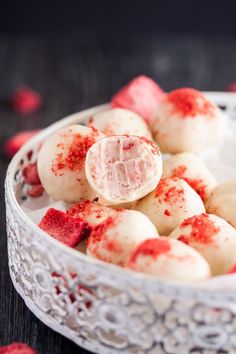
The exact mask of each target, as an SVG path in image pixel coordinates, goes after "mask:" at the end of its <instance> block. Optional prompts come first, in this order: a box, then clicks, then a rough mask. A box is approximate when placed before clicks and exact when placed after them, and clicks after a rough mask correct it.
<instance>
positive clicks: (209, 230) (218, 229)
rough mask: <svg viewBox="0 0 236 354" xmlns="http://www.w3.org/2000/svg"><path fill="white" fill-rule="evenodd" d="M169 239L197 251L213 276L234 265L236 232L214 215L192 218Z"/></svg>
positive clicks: (181, 225)
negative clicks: (173, 239)
mask: <svg viewBox="0 0 236 354" xmlns="http://www.w3.org/2000/svg"><path fill="white" fill-rule="evenodd" d="M170 237H171V238H175V239H178V240H179V241H182V242H184V243H186V244H187V245H189V246H191V247H193V248H194V249H195V250H197V251H198V252H199V253H200V254H201V255H202V256H203V257H204V258H205V259H206V260H207V262H208V263H209V265H210V268H211V271H212V274H213V275H218V274H223V273H225V272H226V271H227V270H228V269H229V268H230V267H231V266H232V265H233V264H234V263H235V254H236V230H235V229H234V228H233V227H232V226H231V225H230V224H229V223H227V222H226V221H225V220H223V219H221V218H219V217H218V216H216V215H213V214H200V215H196V216H192V217H191V218H188V219H186V220H184V222H183V223H182V224H180V225H179V226H178V227H177V228H176V229H175V230H174V231H173V232H172V233H171V234H170Z"/></svg>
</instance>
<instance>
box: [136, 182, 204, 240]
mask: <svg viewBox="0 0 236 354" xmlns="http://www.w3.org/2000/svg"><path fill="white" fill-rule="evenodd" d="M135 209H136V210H139V211H141V212H142V213H144V214H145V215H147V216H148V217H149V219H150V220H151V221H152V222H153V224H154V225H156V227H157V230H158V232H159V234H161V235H169V234H170V233H171V232H172V231H173V230H174V229H175V228H176V227H177V226H178V225H179V224H181V222H182V221H184V219H186V218H188V217H190V216H193V215H196V214H201V213H204V212H205V207H204V204H203V202H202V200H201V198H200V197H199V195H198V194H197V193H196V192H195V191H194V190H193V189H192V188H191V187H190V186H189V185H188V183H187V182H185V181H184V180H183V179H181V178H177V177H169V178H165V179H161V180H160V182H159V184H158V186H157V187H156V189H155V190H154V191H153V192H151V193H150V194H148V195H147V196H146V197H144V198H143V199H141V200H139V201H138V202H137V203H136V206H135Z"/></svg>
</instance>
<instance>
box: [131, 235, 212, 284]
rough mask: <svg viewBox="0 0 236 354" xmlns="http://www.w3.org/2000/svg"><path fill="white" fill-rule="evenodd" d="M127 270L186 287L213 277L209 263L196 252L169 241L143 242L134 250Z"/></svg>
mask: <svg viewBox="0 0 236 354" xmlns="http://www.w3.org/2000/svg"><path fill="white" fill-rule="evenodd" d="M128 267H129V268H131V269H133V270H135V271H138V272H143V273H148V274H151V275H155V276H158V277H160V278H166V279H169V280H175V281H181V282H186V283H193V282H196V281H200V280H205V279H208V278H209V277H210V275H211V272H210V268H209V265H208V263H207V262H206V261H205V259H204V258H203V257H202V256H201V255H200V254H199V253H198V252H197V251H195V250H194V249H193V248H191V247H189V246H187V245H185V244H184V243H182V242H180V241H177V240H174V239H168V238H166V237H160V238H157V239H152V240H146V241H144V242H143V243H142V244H141V245H139V246H138V247H137V248H136V249H135V250H134V252H133V254H132V255H131V257H130V261H129V262H128Z"/></svg>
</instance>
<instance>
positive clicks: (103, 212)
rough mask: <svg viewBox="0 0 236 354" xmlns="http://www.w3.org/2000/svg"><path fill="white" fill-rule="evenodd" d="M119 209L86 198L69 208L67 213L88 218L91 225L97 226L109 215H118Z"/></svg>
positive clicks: (84, 218)
mask: <svg viewBox="0 0 236 354" xmlns="http://www.w3.org/2000/svg"><path fill="white" fill-rule="evenodd" d="M117 212H118V211H116V210H114V209H112V208H109V207H107V206H105V205H101V204H99V203H97V202H91V201H90V200H85V201H83V202H80V203H77V204H74V205H73V206H72V207H71V208H70V209H68V210H67V214H68V215H69V216H72V217H79V218H81V219H83V220H86V221H87V222H88V223H89V224H90V225H92V226H96V225H98V224H100V223H101V222H103V221H104V220H105V219H107V218H108V217H109V216H113V215H116V214H117Z"/></svg>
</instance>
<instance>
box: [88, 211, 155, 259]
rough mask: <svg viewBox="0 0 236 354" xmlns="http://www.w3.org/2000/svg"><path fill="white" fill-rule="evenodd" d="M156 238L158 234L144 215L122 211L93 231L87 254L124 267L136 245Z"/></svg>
mask: <svg viewBox="0 0 236 354" xmlns="http://www.w3.org/2000/svg"><path fill="white" fill-rule="evenodd" d="M156 237H158V232H157V230H156V228H155V226H154V225H153V224H152V222H151V221H150V220H149V219H148V218H147V216H146V215H144V214H142V213H140V212H138V211H135V210H122V211H120V212H117V214H116V215H115V216H111V217H110V218H108V219H106V220H105V221H104V223H102V224H99V225H97V226H96V227H95V228H94V229H93V231H92V233H91V235H90V236H89V240H88V246H87V254H88V255H89V256H91V257H94V258H97V259H100V260H103V261H105V262H109V263H113V264H117V265H121V266H125V265H126V264H127V261H128V259H129V257H130V255H131V253H132V252H133V250H134V249H135V248H136V246H137V245H139V244H140V243H141V242H143V241H144V240H146V239H149V238H156Z"/></svg>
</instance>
